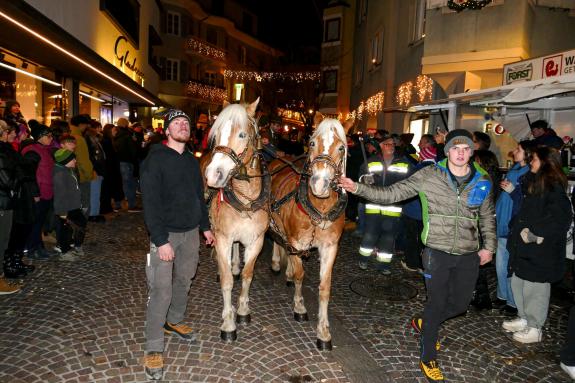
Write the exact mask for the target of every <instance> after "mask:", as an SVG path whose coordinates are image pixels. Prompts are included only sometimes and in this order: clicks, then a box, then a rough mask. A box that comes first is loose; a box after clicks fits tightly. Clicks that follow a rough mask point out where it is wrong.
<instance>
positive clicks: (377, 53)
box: [369, 31, 383, 69]
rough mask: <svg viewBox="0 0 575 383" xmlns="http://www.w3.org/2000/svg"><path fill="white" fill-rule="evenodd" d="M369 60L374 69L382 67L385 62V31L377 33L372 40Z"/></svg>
mask: <svg viewBox="0 0 575 383" xmlns="http://www.w3.org/2000/svg"><path fill="white" fill-rule="evenodd" d="M369 60H370V63H371V67H372V69H373V68H375V67H377V66H379V65H381V62H382V61H383V31H379V32H377V33H376V34H375V36H373V38H372V39H371V42H370V49H369Z"/></svg>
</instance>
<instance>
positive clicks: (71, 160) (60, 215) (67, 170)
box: [52, 149, 87, 261]
mask: <svg viewBox="0 0 575 383" xmlns="http://www.w3.org/2000/svg"><path fill="white" fill-rule="evenodd" d="M54 159H55V161H56V164H55V166H54V170H53V173H52V174H53V181H54V214H55V215H56V219H57V225H56V227H57V230H56V231H57V237H58V238H57V240H58V247H59V248H60V250H61V251H62V255H61V256H60V259H62V260H64V261H74V260H76V257H77V256H78V255H83V254H84V253H83V250H82V243H83V242H84V236H85V233H86V224H87V220H86V217H85V216H84V214H83V213H82V202H81V193H80V187H79V184H78V176H77V175H76V155H75V154H74V153H73V152H71V151H69V150H67V149H58V150H57V151H56V152H55V153H54ZM72 244H73V245H74V248H73V249H72Z"/></svg>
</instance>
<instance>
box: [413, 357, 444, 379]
mask: <svg viewBox="0 0 575 383" xmlns="http://www.w3.org/2000/svg"><path fill="white" fill-rule="evenodd" d="M419 368H421V371H422V372H423V375H425V377H426V378H427V381H428V382H444V381H445V380H444V379H443V373H442V372H441V369H440V368H439V365H438V364H437V361H435V360H430V361H429V362H424V361H421V360H420V361H419Z"/></svg>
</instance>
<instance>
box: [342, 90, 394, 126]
mask: <svg viewBox="0 0 575 383" xmlns="http://www.w3.org/2000/svg"><path fill="white" fill-rule="evenodd" d="M384 101H385V93H384V92H383V91H381V92H378V93H376V94H374V95H373V96H371V97H370V98H368V99H367V100H365V101H363V100H362V101H361V102H360V103H359V106H358V107H357V109H355V110H353V111H351V112H349V113H348V114H347V116H346V120H347V119H350V118H353V119H356V120H358V121H359V120H361V119H362V118H363V114H364V113H367V114H368V115H369V116H375V115H376V114H377V113H379V112H381V111H382V110H383V102H384Z"/></svg>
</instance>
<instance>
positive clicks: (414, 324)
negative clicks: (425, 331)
mask: <svg viewBox="0 0 575 383" xmlns="http://www.w3.org/2000/svg"><path fill="white" fill-rule="evenodd" d="M422 326H423V318H422V317H413V318H411V328H413V329H414V330H415V332H416V333H417V334H421V328H422ZM435 349H436V350H437V351H439V350H440V349H441V343H439V341H437V342H435Z"/></svg>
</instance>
